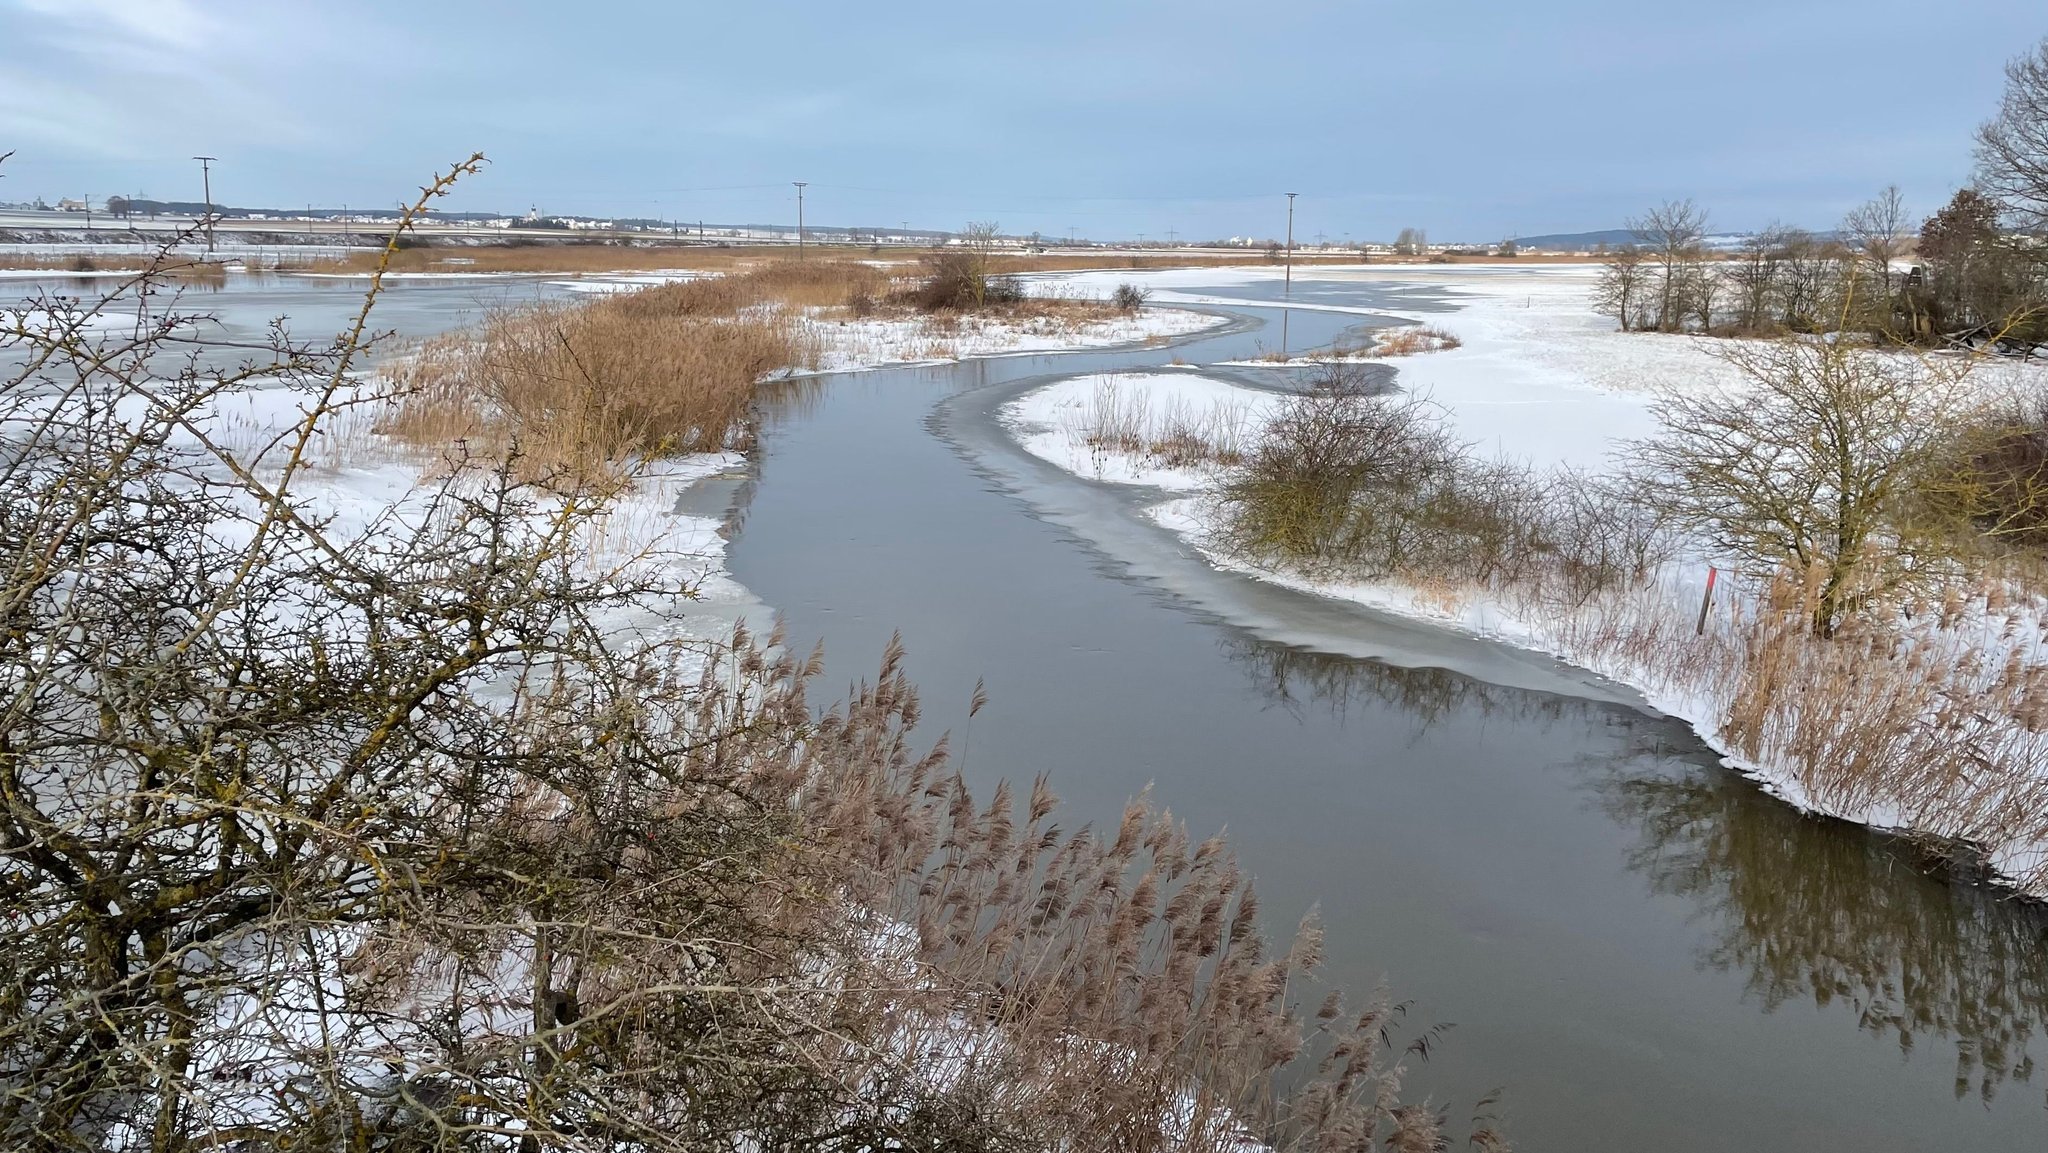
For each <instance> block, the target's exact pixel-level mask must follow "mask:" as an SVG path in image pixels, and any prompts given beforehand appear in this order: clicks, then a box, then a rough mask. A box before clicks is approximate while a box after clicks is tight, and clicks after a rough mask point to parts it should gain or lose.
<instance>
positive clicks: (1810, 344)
mask: <svg viewBox="0 0 2048 1153" xmlns="http://www.w3.org/2000/svg"><path fill="white" fill-rule="evenodd" d="M1718 355H1720V356H1721V358H1722V359H1723V360H1725V361H1726V362H1727V363H1728V364H1730V365H1732V366H1733V367H1734V368H1735V369H1736V370H1738V371H1739V372H1740V373H1741V374H1742V376H1743V378H1744V383H1745V385H1746V386H1747V387H1746V388H1744V389H1742V390H1739V391H1722V390H1701V389H1672V390H1668V391H1666V392H1664V393H1663V394H1662V395H1661V396H1660V397H1659V398H1658V400H1657V402H1656V404H1655V406H1654V411H1655V413H1656V415H1657V417H1658V418H1659V420H1660V421H1661V422H1662V423H1663V426H1664V428H1663V432H1662V434H1661V435H1659V436H1658V437H1656V438H1654V439H1651V440H1643V441H1636V442H1633V443H1632V444H1631V445H1630V446H1629V447H1630V453H1631V455H1632V457H1633V471H1634V472H1635V475H1636V478H1637V480H1638V482H1639V483H1640V484H1641V485H1642V487H1643V490H1644V493H1645V498H1646V499H1647V500H1648V501H1650V502H1651V503H1652V504H1653V505H1654V506H1655V507H1656V508H1658V509H1659V510H1660V511H1661V512H1662V513H1663V514H1664V516H1666V517H1667V518H1668V519H1669V520H1670V521H1671V522H1672V523H1673V524H1674V525H1675V526H1676V527H1679V528H1681V529H1685V530H1688V531H1689V532H1691V533H1693V534H1696V535H1697V536H1699V537H1700V538H1701V539H1704V540H1707V541H1710V542H1711V543H1712V544H1713V546H1714V547H1715V548H1716V549H1717V550H1719V551H1720V552H1722V553H1724V554H1726V555H1730V556H1734V557H1736V558H1739V559H1740V560H1741V561H1742V562H1743V563H1744V564H1745V565H1747V566H1749V567H1752V568H1754V569H1757V570H1760V571H1763V572H1771V571H1777V570H1782V569H1791V570H1793V571H1794V572H1797V573H1799V574H1801V575H1802V576H1811V577H1812V579H1813V580H1814V582H1815V591H1814V593H1813V598H1814V599H1813V602H1812V604H1811V605H1810V606H1809V608H1810V615H1811V621H1812V629H1813V632H1814V634H1815V635H1816V636H1831V635H1833V633H1834V631H1835V630H1836V628H1838V627H1839V626H1840V625H1841V623H1842V621H1843V620H1844V619H1845V618H1846V617H1848V616H1850V615H1852V614H1854V613H1856V612H1858V611H1859V610H1861V609H1862V608H1864V607H1865V606H1866V605H1868V604H1869V603H1871V602H1872V601H1873V600H1876V599H1878V598H1880V597H1882V596H1884V595H1885V594H1887V593H1889V592H1891V591H1893V590H1895V589H1897V588H1898V587H1899V586H1900V585H1901V584H1903V583H1904V582H1905V581H1907V580H1908V579H1909V578H1910V577H1912V576H1913V575H1915V574H1916V573H1917V572H1922V571H1925V569H1926V566H1927V562H1928V560H1929V555H1928V554H1929V553H1930V552H1932V551H1938V550H1939V549H1940V547H1941V546H1940V543H1939V542H1940V538H1941V534H1940V533H1938V532H1936V531H1932V530H1933V528H1934V526H1932V525H1930V524H1927V523H1926V522H1925V520H1924V518H1923V517H1922V516H1921V515H1920V514H1919V511H1918V509H1917V508H1916V507H1915V505H1916V503H1917V497H1918V495H1919V484H1920V482H1921V480H1922V479H1923V477H1924V476H1925V475H1926V472H1927V470H1928V469H1929V467H1930V466H1931V465H1932V464H1933V462H1935V461H1936V460H1937V459H1939V457H1940V455H1941V453H1942V451H1943V450H1944V448H1945V447H1946V446H1947V445H1948V444H1949V443H1950V442H1951V441H1952V439H1953V436H1954V432H1955V428H1956V418H1957V417H1958V416H1959V415H1960V412H1961V408H1962V405H1961V403H1960V401H1959V399H1958V393H1959V391H1960V390H1959V389H1958V388H1957V387H1956V386H1957V384H1958V383H1959V381H1960V377H1961V375H1962V373H1963V372H1965V371H1967V369H1966V368H1955V367H1946V366H1931V365H1927V364H1923V363H1922V362H1920V361H1917V360H1910V359H1904V358H1901V357H1896V356H1888V355H1881V354H1876V353H1873V352H1871V351H1870V350H1867V349H1859V348H1854V347H1851V346H1848V345H1846V344H1844V343H1841V342H1838V341H1811V340H1797V339H1784V340H1776V341H1769V342H1759V343H1754V344H1751V343H1736V344H1731V345H1729V346H1728V347H1726V348H1724V349H1722V350H1720V351H1719V353H1718Z"/></svg>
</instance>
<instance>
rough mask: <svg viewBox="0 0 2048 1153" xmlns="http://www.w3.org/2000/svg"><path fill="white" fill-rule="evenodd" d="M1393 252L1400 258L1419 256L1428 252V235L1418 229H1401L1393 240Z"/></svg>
mask: <svg viewBox="0 0 2048 1153" xmlns="http://www.w3.org/2000/svg"><path fill="white" fill-rule="evenodd" d="M1394 251H1395V252H1397V253H1399V254H1401V255H1402V256H1421V255H1423V254H1424V253H1426V252H1428V251H1429V233H1428V232H1426V231H1424V230H1422V229H1420V228H1412V227H1411V228H1403V229H1402V230H1401V233H1400V235H1398V236H1396V237H1395V238H1394Z"/></svg>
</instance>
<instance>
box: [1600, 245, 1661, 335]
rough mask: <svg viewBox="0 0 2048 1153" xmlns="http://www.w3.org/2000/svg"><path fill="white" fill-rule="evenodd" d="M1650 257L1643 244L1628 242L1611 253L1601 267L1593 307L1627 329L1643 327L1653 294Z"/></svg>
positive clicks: (1622, 328)
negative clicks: (1648, 303) (1647, 300)
mask: <svg viewBox="0 0 2048 1153" xmlns="http://www.w3.org/2000/svg"><path fill="white" fill-rule="evenodd" d="M1650 273H1651V269H1650V265H1649V256H1648V254H1647V253H1645V252H1644V251H1643V250H1642V249H1641V248H1640V247H1638V246H1636V245H1633V244H1624V245H1622V246H1621V247H1620V248H1617V249H1615V250H1614V251H1613V252H1610V253H1608V254H1607V257H1606V259H1605V260H1604V261H1602V262H1601V266H1600V283H1599V285H1598V286H1597V287H1596V288H1594V290H1593V307H1594V308H1596V309H1598V310H1599V311H1600V312H1602V313H1603V314H1605V315H1607V316H1611V317H1613V318H1614V319H1615V320H1617V321H1619V322H1620V324H1621V330H1622V331H1623V332H1627V331H1629V329H1631V328H1634V327H1639V326H1640V323H1641V320H1642V317H1643V312H1644V308H1645V301H1646V298H1647V297H1648V295H1649V291H1650V289H1649V280H1650Z"/></svg>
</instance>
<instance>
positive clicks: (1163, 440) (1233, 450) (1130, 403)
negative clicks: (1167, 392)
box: [1068, 376, 1251, 468]
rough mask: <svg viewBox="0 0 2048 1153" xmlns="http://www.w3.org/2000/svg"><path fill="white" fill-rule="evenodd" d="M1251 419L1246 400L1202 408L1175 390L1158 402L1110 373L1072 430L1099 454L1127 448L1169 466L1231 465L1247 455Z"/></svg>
mask: <svg viewBox="0 0 2048 1153" xmlns="http://www.w3.org/2000/svg"><path fill="white" fill-rule="evenodd" d="M1250 420H1251V413H1250V409H1249V407H1248V406H1246V405H1243V404H1235V403H1224V404H1217V405H1212V406H1210V407H1209V408H1208V409H1206V410H1198V409H1197V408H1196V406H1195V405H1193V404H1192V403H1190V402H1189V401H1187V400H1186V399H1185V398H1183V397H1178V396H1175V397H1168V398H1167V399H1166V400H1165V401H1163V402H1161V403H1159V404H1157V405H1155V404H1154V403H1153V400H1152V397H1151V395H1150V393H1148V392H1146V391H1144V390H1142V389H1138V390H1134V389H1128V388H1126V387H1124V386H1123V385H1122V384H1121V383H1120V382H1119V381H1118V380H1117V378H1116V377H1114V376H1107V377H1104V378H1103V379H1102V380H1100V381H1098V382H1097V383H1096V385H1095V390H1094V392H1093V393H1092V394H1091V396H1090V397H1089V402H1088V407H1087V409H1086V410H1085V411H1084V413H1083V415H1082V416H1081V417H1080V419H1079V420H1078V421H1077V422H1076V423H1075V424H1074V425H1073V426H1072V427H1070V428H1069V430H1068V432H1069V435H1071V436H1072V437H1073V438H1074V439H1075V440H1076V441H1077V442H1078V443H1080V444H1082V445H1084V446H1086V447H1087V448H1088V449H1089V451H1090V452H1091V454H1093V455H1095V456H1097V457H1098V458H1099V457H1100V456H1102V455H1104V454H1107V453H1122V454H1125V455H1129V456H1136V457H1139V458H1142V459H1144V460H1145V461H1147V462H1148V463H1151V464H1156V465H1160V466H1163V467H1166V468H1190V467H1194V466H1197V465H1221V466H1224V467H1230V466H1233V465H1237V464H1240V463H1242V462H1243V460H1244V446H1245V443H1246V440H1247V427H1248V425H1249V424H1250Z"/></svg>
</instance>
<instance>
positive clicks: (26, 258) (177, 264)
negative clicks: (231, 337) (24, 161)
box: [0, 252, 227, 282]
mask: <svg viewBox="0 0 2048 1153" xmlns="http://www.w3.org/2000/svg"><path fill="white" fill-rule="evenodd" d="M152 263H153V260H152V257H151V256H150V255H145V254H142V253H114V254H110V255H102V254H99V253H87V252H73V253H28V252H10V253H6V254H0V269H7V270H10V271H23V272H38V271H47V272H49V273H52V274H53V275H57V276H61V275H62V274H64V273H67V272H74V273H88V272H90V273H105V272H123V273H132V274H134V275H137V276H140V275H141V274H142V273H143V272H144V271H145V270H147V269H149V268H150V266H151V265H152ZM155 273H156V275H158V276H165V277H175V278H177V279H179V280H204V281H212V282H218V281H221V280H225V279H226V278H227V268H226V266H225V264H224V263H223V262H221V261H210V260H202V259H200V258H198V257H196V256H188V255H184V254H180V253H174V254H172V255H171V256H169V257H167V258H166V259H164V260H163V261H162V263H160V264H156V266H155Z"/></svg>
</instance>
